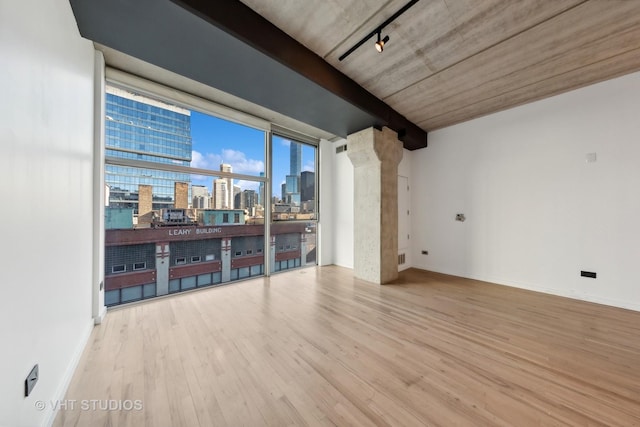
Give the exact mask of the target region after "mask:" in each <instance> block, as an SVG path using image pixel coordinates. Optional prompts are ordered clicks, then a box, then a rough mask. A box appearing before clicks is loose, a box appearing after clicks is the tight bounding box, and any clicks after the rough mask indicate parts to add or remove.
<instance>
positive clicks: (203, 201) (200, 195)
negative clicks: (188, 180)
mask: <svg viewBox="0 0 640 427" xmlns="http://www.w3.org/2000/svg"><path fill="white" fill-rule="evenodd" d="M191 198H192V205H193V207H194V208H196V209H209V208H210V207H211V203H210V201H211V197H210V194H209V190H208V189H207V187H205V186H204V185H193V186H191Z"/></svg>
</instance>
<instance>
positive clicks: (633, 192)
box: [411, 73, 640, 310]
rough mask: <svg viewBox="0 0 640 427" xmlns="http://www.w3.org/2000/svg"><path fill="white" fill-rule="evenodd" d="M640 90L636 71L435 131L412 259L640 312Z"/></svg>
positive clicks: (425, 153)
mask: <svg viewBox="0 0 640 427" xmlns="http://www.w3.org/2000/svg"><path fill="white" fill-rule="evenodd" d="M639 94H640V74H639V73H636V74H632V75H628V76H624V77H621V78H617V79H614V80H610V81H607V82H603V83H600V84H597V85H593V86H590V87H587V88H583V89H579V90H576V91H573V92H569V93H566V94H562V95H559V96H556V97H553V98H549V99H546V100H542V101H539V102H536V103H533V104H529V105H525V106H522V107H518V108H515V109H511V110H508V111H504V112H500V113H497V114H494V115H491V116H487V117H483V118H480V119H477V120H474V121H471V122H467V123H463V124H460V125H456V126H452V127H449V128H446V129H442V130H439V131H436V132H432V133H430V134H429V147H427V148H425V149H422V150H418V151H415V152H413V153H412V154H411V155H412V158H411V161H412V172H413V176H412V183H413V185H412V190H413V191H412V206H413V212H414V215H413V236H414V240H413V243H414V245H413V252H414V258H413V265H414V266H415V267H418V268H423V269H427V270H433V271H438V272H443V273H448V274H453V275H458V276H464V277H470V278H476V279H481V280H487V281H491V282H496V283H500V284H507V285H512V286H517V287H523V288H528V289H533V290H537V291H543V292H549V293H554V294H558V295H564V296H570V297H574V298H580V299H585V300H591V301H596V302H600V303H604V304H610V305H615V306H620V307H627V308H632V309H636V310H640V284H639V282H638V278H637V275H636V268H637V265H638V260H640V244H639V243H638V242H639V240H638V237H639V236H640V221H638V217H640V196H639V194H640V166H639V165H638V161H639V159H640V140H639V138H640V137H639V135H640V120H638V111H640V97H639V96H638V95H639ZM588 153H597V161H596V162H595V163H587V162H586V160H585V156H586V154H588ZM456 213H464V214H465V215H466V218H467V220H466V221H465V222H457V221H455V220H454V217H455V214H456ZM421 249H426V250H428V251H429V255H427V256H425V255H421V254H420V250H421ZM580 270H588V271H595V272H597V274H598V278H597V279H595V280H594V279H588V278H582V277H580Z"/></svg>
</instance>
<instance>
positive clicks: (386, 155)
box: [347, 128, 403, 284]
mask: <svg viewBox="0 0 640 427" xmlns="http://www.w3.org/2000/svg"><path fill="white" fill-rule="evenodd" d="M347 140H348V144H349V149H348V151H347V153H348V156H349V159H350V160H351V163H353V166H354V209H355V212H354V272H355V275H356V277H358V278H360V279H364V280H367V281H370V282H374V283H378V284H384V283H388V282H390V281H392V280H395V279H396V278H397V277H398V164H399V163H400V160H402V153H403V150H402V143H401V142H400V141H399V140H398V136H397V134H396V133H395V132H394V131H392V130H391V129H389V128H383V130H381V131H379V130H377V129H374V128H369V129H365V130H362V131H360V132H357V133H354V134H352V135H349V137H348V138H347Z"/></svg>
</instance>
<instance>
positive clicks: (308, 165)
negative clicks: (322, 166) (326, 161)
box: [302, 160, 316, 172]
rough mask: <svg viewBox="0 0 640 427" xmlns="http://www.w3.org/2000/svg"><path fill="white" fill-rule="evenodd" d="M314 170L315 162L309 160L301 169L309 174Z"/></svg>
mask: <svg viewBox="0 0 640 427" xmlns="http://www.w3.org/2000/svg"><path fill="white" fill-rule="evenodd" d="M315 169H316V164H315V162H314V161H313V160H309V161H308V162H307V163H305V164H304V166H303V167H302V170H303V171H309V172H313V171H315Z"/></svg>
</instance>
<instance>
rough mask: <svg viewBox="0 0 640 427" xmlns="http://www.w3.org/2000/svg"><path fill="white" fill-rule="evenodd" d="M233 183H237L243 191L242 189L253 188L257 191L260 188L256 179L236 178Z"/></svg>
mask: <svg viewBox="0 0 640 427" xmlns="http://www.w3.org/2000/svg"><path fill="white" fill-rule="evenodd" d="M233 185H237V186H238V187H240V189H242V190H243V191H244V190H254V191H255V192H258V190H259V189H260V183H259V182H257V181H244V180H238V181H236V182H235V183H234V184H233Z"/></svg>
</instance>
